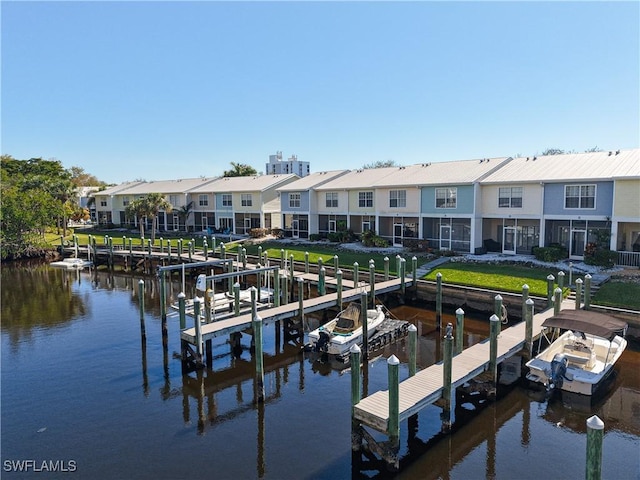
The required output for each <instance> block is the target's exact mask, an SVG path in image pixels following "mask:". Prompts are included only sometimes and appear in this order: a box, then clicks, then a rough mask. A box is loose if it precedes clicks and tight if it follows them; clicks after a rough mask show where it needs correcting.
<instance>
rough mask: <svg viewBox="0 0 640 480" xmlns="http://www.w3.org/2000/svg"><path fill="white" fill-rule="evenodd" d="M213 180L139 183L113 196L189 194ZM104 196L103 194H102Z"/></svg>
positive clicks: (202, 178)
mask: <svg viewBox="0 0 640 480" xmlns="http://www.w3.org/2000/svg"><path fill="white" fill-rule="evenodd" d="M215 180H216V178H215V177H211V178H205V177H200V178H184V179H179V180H158V181H149V182H137V183H134V184H132V185H131V186H130V187H127V188H125V189H121V190H119V191H117V192H113V194H120V195H146V194H149V193H165V194H166V193H187V192H188V191H190V190H191V189H193V188H195V187H199V186H203V185H206V184H209V183H211V182H213V181H215ZM101 194H102V192H101Z"/></svg>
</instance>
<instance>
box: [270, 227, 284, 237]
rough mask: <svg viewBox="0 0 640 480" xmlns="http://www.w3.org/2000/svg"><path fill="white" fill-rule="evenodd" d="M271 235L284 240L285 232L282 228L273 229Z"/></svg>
mask: <svg viewBox="0 0 640 480" xmlns="http://www.w3.org/2000/svg"><path fill="white" fill-rule="evenodd" d="M271 235H273V236H274V237H276V238H284V230H283V229H281V228H272V229H271Z"/></svg>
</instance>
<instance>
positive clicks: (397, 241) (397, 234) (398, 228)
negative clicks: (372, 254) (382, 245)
mask: <svg viewBox="0 0 640 480" xmlns="http://www.w3.org/2000/svg"><path fill="white" fill-rule="evenodd" d="M393 245H394V246H395V247H401V246H402V224H401V223H394V224H393Z"/></svg>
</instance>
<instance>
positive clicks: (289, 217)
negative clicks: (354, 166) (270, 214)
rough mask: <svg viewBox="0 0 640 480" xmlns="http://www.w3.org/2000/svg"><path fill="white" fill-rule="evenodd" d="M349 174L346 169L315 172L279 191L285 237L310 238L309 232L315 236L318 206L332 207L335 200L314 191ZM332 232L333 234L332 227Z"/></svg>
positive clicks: (328, 195)
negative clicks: (322, 204)
mask: <svg viewBox="0 0 640 480" xmlns="http://www.w3.org/2000/svg"><path fill="white" fill-rule="evenodd" d="M348 172H349V171H348V170H334V171H329V172H315V173H312V174H310V175H307V176H306V177H304V178H301V179H299V180H296V181H295V182H291V183H289V184H287V185H285V186H284V187H280V188H278V194H279V195H280V211H281V212H282V229H283V231H284V236H285V237H289V238H309V235H310V234H311V233H318V205H319V204H320V203H322V202H324V204H325V206H326V207H327V208H331V207H332V206H333V204H334V203H336V204H337V201H338V200H337V198H334V196H333V195H332V194H328V193H323V194H322V195H321V197H319V193H318V191H317V188H318V187H320V186H321V185H323V184H325V183H327V182H329V181H331V180H333V179H335V178H337V177H340V176H342V175H345V174H346V173H348ZM333 231H335V224H334V225H333Z"/></svg>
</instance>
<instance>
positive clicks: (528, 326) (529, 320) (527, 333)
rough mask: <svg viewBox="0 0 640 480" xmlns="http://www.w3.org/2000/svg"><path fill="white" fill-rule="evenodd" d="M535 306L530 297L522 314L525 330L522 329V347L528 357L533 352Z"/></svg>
mask: <svg viewBox="0 0 640 480" xmlns="http://www.w3.org/2000/svg"><path fill="white" fill-rule="evenodd" d="M534 308H535V302H534V301H533V300H531V299H530V298H528V299H527V301H526V310H525V315H524V320H525V322H526V323H525V330H524V347H525V349H526V351H527V354H528V358H529V359H530V358H531V355H532V352H533V309H534Z"/></svg>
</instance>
